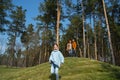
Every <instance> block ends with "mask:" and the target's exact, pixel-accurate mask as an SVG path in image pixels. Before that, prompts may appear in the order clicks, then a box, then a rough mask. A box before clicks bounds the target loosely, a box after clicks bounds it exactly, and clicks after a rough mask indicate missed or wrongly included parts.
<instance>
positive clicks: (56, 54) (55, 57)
mask: <svg viewBox="0 0 120 80" xmlns="http://www.w3.org/2000/svg"><path fill="white" fill-rule="evenodd" d="M49 62H50V63H51V75H54V74H55V76H56V80H59V74H58V71H59V68H60V65H61V64H62V63H64V56H63V55H62V53H61V52H60V51H59V47H58V45H57V44H54V50H53V51H52V52H51V55H50V57H49Z"/></svg>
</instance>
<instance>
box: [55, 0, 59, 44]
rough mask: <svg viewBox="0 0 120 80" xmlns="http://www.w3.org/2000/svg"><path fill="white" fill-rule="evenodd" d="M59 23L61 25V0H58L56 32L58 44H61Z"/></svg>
mask: <svg viewBox="0 0 120 80" xmlns="http://www.w3.org/2000/svg"><path fill="white" fill-rule="evenodd" d="M59 25H60V3H59V0H57V24H56V27H57V31H56V32H57V33H56V41H57V44H58V46H59Z"/></svg>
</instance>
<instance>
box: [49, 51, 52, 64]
mask: <svg viewBox="0 0 120 80" xmlns="http://www.w3.org/2000/svg"><path fill="white" fill-rule="evenodd" d="M49 62H50V63H51V62H52V52H51V55H50V57H49Z"/></svg>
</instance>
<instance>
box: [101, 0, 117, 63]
mask: <svg viewBox="0 0 120 80" xmlns="http://www.w3.org/2000/svg"><path fill="white" fill-rule="evenodd" d="M102 2H103V9H104V15H105V20H106V24H107V30H108V31H107V32H108V40H109V45H110V53H111V55H112V64H114V65H115V57H114V53H113V47H112V42H111V34H110V27H109V23H108V18H107V14H106V8H105V2H104V0H102Z"/></svg>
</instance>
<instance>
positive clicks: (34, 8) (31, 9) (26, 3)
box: [13, 0, 43, 26]
mask: <svg viewBox="0 0 120 80" xmlns="http://www.w3.org/2000/svg"><path fill="white" fill-rule="evenodd" d="M40 2H43V0H13V4H14V5H17V6H22V7H23V9H26V10H27V12H26V26H28V24H31V23H32V24H33V25H36V22H35V21H34V20H33V18H35V17H36V16H37V15H38V13H39V10H38V7H39V3H40Z"/></svg>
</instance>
